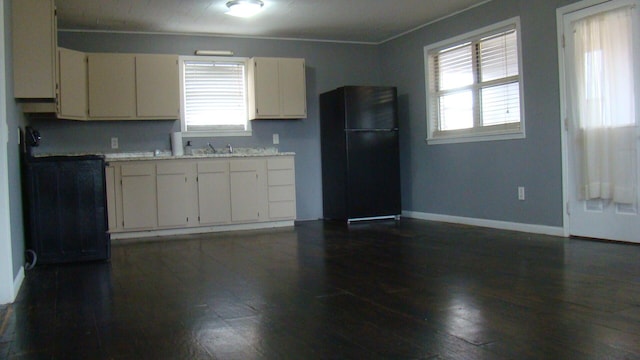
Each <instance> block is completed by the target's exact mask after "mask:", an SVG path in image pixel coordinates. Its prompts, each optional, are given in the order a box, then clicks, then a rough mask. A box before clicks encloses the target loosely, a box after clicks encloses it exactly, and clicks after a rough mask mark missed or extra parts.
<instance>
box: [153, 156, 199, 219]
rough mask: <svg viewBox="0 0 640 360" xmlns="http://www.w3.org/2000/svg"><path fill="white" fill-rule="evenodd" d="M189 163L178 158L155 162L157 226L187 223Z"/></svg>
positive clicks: (188, 212)
mask: <svg viewBox="0 0 640 360" xmlns="http://www.w3.org/2000/svg"><path fill="white" fill-rule="evenodd" d="M190 165H191V163H190V162H186V161H179V160H178V161H158V162H157V164H156V181H157V195H158V226H160V227H165V226H170V227H176V226H177V227H182V226H187V224H188V223H189V214H190V211H189V207H190V206H191V204H190V202H191V201H190V196H189V188H190V186H191V184H189V174H190V172H191V166H190Z"/></svg>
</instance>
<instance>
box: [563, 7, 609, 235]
mask: <svg viewBox="0 0 640 360" xmlns="http://www.w3.org/2000/svg"><path fill="white" fill-rule="evenodd" d="M609 1H610V0H582V1H578V2H575V3H573V4H570V5H566V6H563V7H560V8H558V9H556V26H557V30H556V31H557V36H558V37H557V42H558V70H559V72H558V75H559V76H558V80H559V86H560V89H559V90H560V134H561V136H560V139H561V144H562V206H563V208H564V209H563V211H562V228H563V233H564V236H565V237H568V236H570V235H571V231H570V229H571V226H570V221H571V217H570V216H569V211H570V209H569V193H570V191H571V185H570V184H569V167H570V164H569V146H570V145H571V144H569V139H568V137H569V136H568V131H569V123H568V118H567V101H566V96H567V93H566V90H567V80H566V72H565V62H566V59H565V54H564V44H565V39H564V17H565V15H567V14H569V13H572V12H575V11H578V10H582V9H585V8H588V7H591V6H595V5H599V4H603V3H606V2H609Z"/></svg>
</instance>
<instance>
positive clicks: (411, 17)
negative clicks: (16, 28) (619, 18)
mask: <svg viewBox="0 0 640 360" xmlns="http://www.w3.org/2000/svg"><path fill="white" fill-rule="evenodd" d="M487 1H490V0H264V2H265V6H264V10H263V11H262V12H261V13H259V14H258V15H256V16H255V17H253V18H249V19H243V18H237V17H233V16H229V15H225V11H226V6H225V4H226V2H227V0H56V6H57V8H58V28H59V29H61V30H101V31H124V32H160V33H189V34H214V35H225V36H243V37H269V38H293V39H315V40H329V41H348V42H364V43H379V42H383V41H385V40H389V39H391V38H393V37H395V36H398V35H400V34H402V33H405V32H407V31H410V30H413V29H415V28H417V27H420V26H422V25H424V24H426V23H429V22H432V21H434V20H437V19H440V18H443V17H446V16H448V15H451V14H453V13H456V12H460V11H462V10H465V9H467V8H470V7H473V6H477V5H479V4H482V3H485V2H487Z"/></svg>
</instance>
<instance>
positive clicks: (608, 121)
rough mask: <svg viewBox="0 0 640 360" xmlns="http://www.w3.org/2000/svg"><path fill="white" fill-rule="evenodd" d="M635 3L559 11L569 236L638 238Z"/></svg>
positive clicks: (638, 110)
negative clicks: (563, 43)
mask: <svg viewBox="0 0 640 360" xmlns="http://www.w3.org/2000/svg"><path fill="white" fill-rule="evenodd" d="M637 4H638V0H614V1H610V2H607V3H604V4H600V5H596V6H591V7H588V8H585V9H582V10H579V11H575V12H572V13H569V14H565V15H564V16H563V26H564V36H565V46H564V58H565V63H564V72H565V94H566V99H565V105H566V115H567V126H566V128H567V142H566V146H567V149H566V150H567V155H568V183H569V188H568V190H569V194H568V198H569V204H568V212H569V232H570V234H571V235H572V236H584V237H590V238H599V239H609V240H619V241H630V242H640V216H639V211H638V203H639V196H638V194H639V192H640V191H638V179H639V178H640V176H639V174H640V173H639V170H638V169H639V168H640V166H639V163H640V161H639V159H640V158H639V156H638V145H639V144H638V135H639V132H638V115H639V114H640V107H638V104H639V103H640V102H639V101H638V99H639V96H638V94H639V93H640V91H639V90H636V89H640V88H639V87H638V85H640V82H638V76H639V75H640V71H638V68H639V67H638V65H637V62H638V61H637V60H638V59H637V57H638V55H637V54H638V53H639V52H638V44H637V40H638V32H637V30H636V29H637V26H638V7H637Z"/></svg>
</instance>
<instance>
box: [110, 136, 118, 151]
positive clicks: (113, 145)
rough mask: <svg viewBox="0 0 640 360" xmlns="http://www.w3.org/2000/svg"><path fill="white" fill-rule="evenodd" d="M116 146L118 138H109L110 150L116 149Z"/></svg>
mask: <svg viewBox="0 0 640 360" xmlns="http://www.w3.org/2000/svg"><path fill="white" fill-rule="evenodd" d="M118 147H119V146H118V138H117V137H112V138H111V148H112V149H117V148H118Z"/></svg>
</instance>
